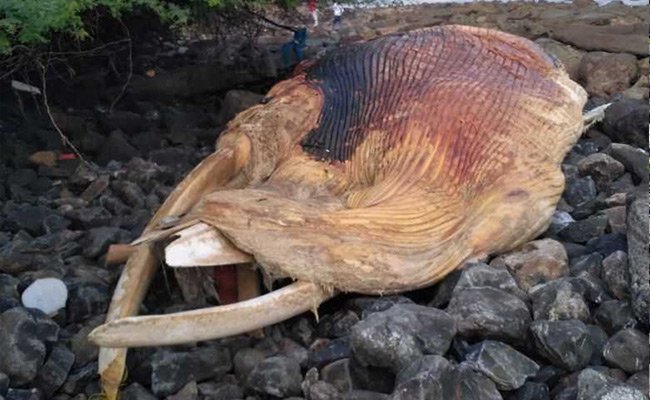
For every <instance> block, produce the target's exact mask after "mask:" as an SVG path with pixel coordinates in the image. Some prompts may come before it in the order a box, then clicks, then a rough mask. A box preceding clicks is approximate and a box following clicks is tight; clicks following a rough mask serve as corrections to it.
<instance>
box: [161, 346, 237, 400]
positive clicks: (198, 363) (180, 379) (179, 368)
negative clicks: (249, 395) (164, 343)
mask: <svg viewBox="0 0 650 400" xmlns="http://www.w3.org/2000/svg"><path fill="white" fill-rule="evenodd" d="M151 368H152V371H151V390H152V391H153V393H154V394H155V395H156V396H168V395H170V394H172V393H176V392H177V391H178V390H180V389H181V388H182V387H183V386H185V385H186V384H187V383H189V382H191V381H202V380H205V379H209V378H214V377H218V376H223V375H224V374H226V373H228V372H229V371H230V370H231V369H232V363H231V361H230V354H229V353H228V350H227V349H225V348H220V347H201V348H197V349H195V350H193V351H190V352H170V351H165V350H162V351H158V352H156V353H155V354H154V356H153V359H152V362H151Z"/></svg>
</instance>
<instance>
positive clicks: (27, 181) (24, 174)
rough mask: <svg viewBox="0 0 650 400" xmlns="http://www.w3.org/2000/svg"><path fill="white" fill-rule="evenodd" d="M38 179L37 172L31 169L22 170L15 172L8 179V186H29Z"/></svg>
mask: <svg viewBox="0 0 650 400" xmlns="http://www.w3.org/2000/svg"><path fill="white" fill-rule="evenodd" d="M36 179H38V175H37V174H36V171H34V170H33V169H31V168H22V169H17V170H14V171H13V173H12V174H11V175H9V177H8V178H7V185H16V186H18V187H25V186H29V185H31V184H32V183H34V181H36Z"/></svg>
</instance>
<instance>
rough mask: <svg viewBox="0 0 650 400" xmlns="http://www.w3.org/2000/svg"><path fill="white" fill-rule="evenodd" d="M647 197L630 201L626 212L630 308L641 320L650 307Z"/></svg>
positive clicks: (645, 319) (644, 318)
mask: <svg viewBox="0 0 650 400" xmlns="http://www.w3.org/2000/svg"><path fill="white" fill-rule="evenodd" d="M648 230H649V229H648V199H647V197H646V198H643V197H642V198H639V199H638V200H635V201H634V202H632V204H631V205H630V207H629V209H628V214H627V242H628V244H629V252H628V261H629V273H630V294H631V298H632V309H633V311H634V314H635V315H636V317H637V318H638V319H639V320H641V321H647V319H648V309H650V279H649V278H648V265H649V264H650V259H649V256H648Z"/></svg>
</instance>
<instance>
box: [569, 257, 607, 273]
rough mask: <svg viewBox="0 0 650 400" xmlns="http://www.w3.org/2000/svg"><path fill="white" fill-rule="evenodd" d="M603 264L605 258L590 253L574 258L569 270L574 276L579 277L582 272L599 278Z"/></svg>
mask: <svg viewBox="0 0 650 400" xmlns="http://www.w3.org/2000/svg"><path fill="white" fill-rule="evenodd" d="M602 264H603V256H602V255H601V254H600V253H590V254H585V255H581V256H578V257H574V258H572V259H571V261H570V262H569V270H570V271H571V275H573V276H578V275H580V273H582V272H586V273H588V274H590V275H593V276H599V275H600V272H601V269H602Z"/></svg>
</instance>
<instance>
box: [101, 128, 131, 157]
mask: <svg viewBox="0 0 650 400" xmlns="http://www.w3.org/2000/svg"><path fill="white" fill-rule="evenodd" d="M138 156H140V152H139V151H138V150H137V149H136V148H135V147H133V146H132V145H131V144H130V143H129V141H128V140H127V138H126V137H125V136H124V133H123V132H122V131H120V130H115V131H112V132H111V133H110V135H108V139H107V140H106V142H104V145H103V146H102V148H101V150H100V151H99V154H98V155H97V158H96V159H97V162H98V163H99V164H101V165H106V164H108V163H109V162H110V161H112V160H116V161H129V160H130V159H132V158H133V157H138Z"/></svg>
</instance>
